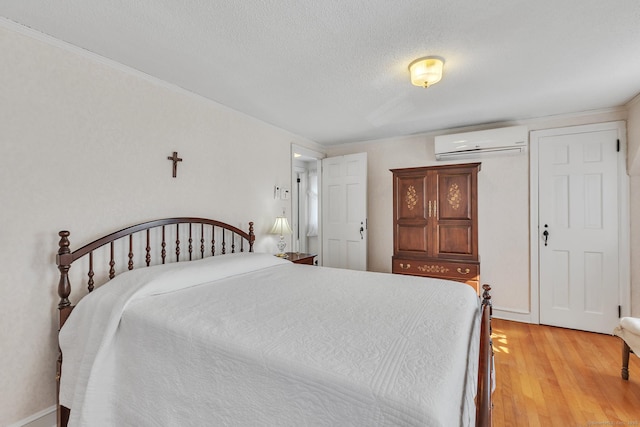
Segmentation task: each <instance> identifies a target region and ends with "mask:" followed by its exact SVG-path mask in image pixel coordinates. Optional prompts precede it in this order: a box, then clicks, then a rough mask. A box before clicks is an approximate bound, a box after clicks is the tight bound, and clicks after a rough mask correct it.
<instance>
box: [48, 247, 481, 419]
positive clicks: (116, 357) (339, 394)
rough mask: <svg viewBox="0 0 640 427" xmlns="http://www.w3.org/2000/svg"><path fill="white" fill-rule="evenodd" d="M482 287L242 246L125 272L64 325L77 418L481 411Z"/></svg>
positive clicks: (64, 390) (66, 387)
mask: <svg viewBox="0 0 640 427" xmlns="http://www.w3.org/2000/svg"><path fill="white" fill-rule="evenodd" d="M478 305H479V303H478V298H477V296H476V294H475V292H473V290H472V289H471V287H469V286H467V285H464V284H459V283H454V282H445V281H439V280H435V279H424V278H417V277H411V276H402V275H391V274H383V273H367V272H358V271H349V270H338V269H331V268H322V267H310V266H303V265H296V264H292V263H289V262H288V261H283V260H280V259H278V258H276V257H274V256H272V255H267V254H234V255H225V256H220V257H212V258H206V259H204V260H201V261H193V262H189V263H179V264H172V265H165V266H159V267H151V268H143V269H139V270H133V271H131V272H127V273H124V274H121V275H120V276H118V277H116V278H115V279H114V280H113V281H112V282H111V283H109V285H108V286H104V287H101V288H99V289H97V290H96V291H94V292H93V293H92V294H91V295H89V296H87V297H85V298H84V299H83V300H82V301H81V302H80V304H78V306H77V307H76V308H75V309H74V311H73V313H72V314H71V316H70V317H69V319H68V320H67V322H66V323H65V326H64V327H63V328H62V330H61V332H60V345H61V348H62V352H63V357H64V359H63V366H62V372H63V374H62V381H61V390H60V401H61V404H63V405H64V406H67V407H70V408H71V420H70V423H69V425H70V426H79V425H82V426H91V427H93V426H227V425H238V426H261V425H264V426H304V425H309V426H311V425H327V426H329V425H332V426H337V425H340V426H348V425H352V426H445V427H450V426H456V425H464V426H466V425H473V424H474V418H475V408H474V406H473V397H474V395H475V389H476V377H475V376H476V373H477V360H478V346H477V341H478V335H479V316H478Z"/></svg>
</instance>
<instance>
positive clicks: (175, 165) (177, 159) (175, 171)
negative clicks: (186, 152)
mask: <svg viewBox="0 0 640 427" xmlns="http://www.w3.org/2000/svg"><path fill="white" fill-rule="evenodd" d="M167 159H168V160H172V161H173V177H174V178H175V177H176V176H177V174H178V162H181V161H182V159H181V158H180V157H178V152H177V151H174V152H173V156H170V157H167Z"/></svg>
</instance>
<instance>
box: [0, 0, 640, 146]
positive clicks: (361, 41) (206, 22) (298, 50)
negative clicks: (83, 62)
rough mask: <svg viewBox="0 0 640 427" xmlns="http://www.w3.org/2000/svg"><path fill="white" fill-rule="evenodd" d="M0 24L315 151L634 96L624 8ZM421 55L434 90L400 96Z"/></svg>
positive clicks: (634, 7) (27, 15) (444, 4)
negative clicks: (210, 103)
mask: <svg viewBox="0 0 640 427" xmlns="http://www.w3.org/2000/svg"><path fill="white" fill-rule="evenodd" d="M0 16H3V17H4V18H7V19H9V20H11V21H15V22H17V23H19V24H22V25H25V26H27V27H31V28H33V29H35V30H37V31H40V32H42V33H45V34H48V35H50V36H53V37H55V38H57V39H60V40H63V41H65V42H68V43H71V44H73V45H76V46H78V47H81V48H84V49H86V50H89V51H91V52H94V53H96V54H98V55H101V56H104V57H106V58H109V59H111V60H114V61H116V62H119V63H122V64H124V65H127V66H129V67H132V68H134V69H137V70H140V71H142V72H144V73H147V74H149V75H151V76H154V77H157V78H159V79H161V80H164V81H167V82H169V83H172V84H175V85H177V86H180V87H182V88H184V89H187V90H189V91H192V92H195V93H197V94H199V95H202V96H204V97H206V98H209V99H212V100H214V101H217V102H219V103H221V104H223V105H226V106H228V107H230V108H233V109H235V110H238V111H241V112H244V113H246V114H248V115H250V116H253V117H256V118H258V119H260V120H263V121H265V122H268V123H271V124H273V125H275V126H278V127H281V128H283V129H287V130H289V131H291V132H293V133H296V134H299V135H301V136H304V137H307V138H309V139H311V140H314V141H317V142H319V143H323V144H335V143H341V142H350V141H359V140H367V139H377V138H385V137H390V136H399V135H408V134H414V133H420V132H427V131H433V130H438V129H445V128H453V127H459V126H466V125H474V124H484V123H492V122H500V121H508V120H517V119H527V118H532V117H541V116H548V115H554V114H564V113H573V112H582V111H588V110H596V109H603V108H609V107H615V106H620V105H624V104H625V103H626V102H628V101H629V100H631V99H632V98H633V97H634V96H635V95H636V94H638V93H639V92H640V1H638V0H615V1H603V0H538V1H531V0H442V1H435V0H398V1H390V0H234V1H231V0H226V1H222V0H191V1H176V0H136V1H130V0H59V1H52V0H48V1H44V0H29V1H27V0H3V1H2V2H0ZM427 55H437V56H441V57H444V58H445V61H446V62H445V68H444V77H443V79H442V81H441V82H440V83H438V84H436V85H434V86H432V87H431V88H429V89H422V88H417V87H414V86H411V84H410V82H409V78H408V72H407V65H408V64H409V63H410V62H411V61H412V60H413V59H415V58H418V57H421V56H427Z"/></svg>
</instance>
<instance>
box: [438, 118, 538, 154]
mask: <svg viewBox="0 0 640 427" xmlns="http://www.w3.org/2000/svg"><path fill="white" fill-rule="evenodd" d="M528 143H529V130H528V129H527V127H526V126H510V127H504V128H498V129H489V130H481V131H477V132H466V133H457V134H452V135H440V136H436V137H435V153H436V160H454V159H475V158H482V157H487V156H496V155H504V154H524V153H526V152H527V146H528Z"/></svg>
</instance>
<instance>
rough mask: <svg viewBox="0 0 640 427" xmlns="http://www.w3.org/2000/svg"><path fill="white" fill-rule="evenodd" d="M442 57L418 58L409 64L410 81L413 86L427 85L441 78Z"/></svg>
mask: <svg viewBox="0 0 640 427" xmlns="http://www.w3.org/2000/svg"><path fill="white" fill-rule="evenodd" d="M443 67H444V59H442V58H440V57H438V56H426V57H424V58H418V59H416V60H415V61H413V62H412V63H411V64H409V73H410V74H411V83H413V84H414V85H415V86H422V87H429V86H431V85H432V84H434V83H438V82H439V81H440V79H441V78H442V68H443Z"/></svg>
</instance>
